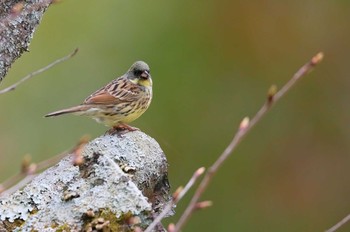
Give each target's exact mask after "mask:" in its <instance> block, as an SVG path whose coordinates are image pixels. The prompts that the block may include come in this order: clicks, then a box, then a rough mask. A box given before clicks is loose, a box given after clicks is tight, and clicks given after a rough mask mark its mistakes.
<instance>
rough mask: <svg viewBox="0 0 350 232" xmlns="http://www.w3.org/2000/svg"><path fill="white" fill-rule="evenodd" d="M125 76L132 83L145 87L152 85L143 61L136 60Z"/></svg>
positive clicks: (147, 68)
mask: <svg viewBox="0 0 350 232" xmlns="http://www.w3.org/2000/svg"><path fill="white" fill-rule="evenodd" d="M127 78H128V79H129V80H130V81H131V82H133V83H134V84H138V85H141V86H145V87H151V86H152V79H151V74H150V71H149V66H148V64H146V63H145V62H143V61H136V62H135V63H134V64H133V65H131V67H130V69H129V70H128V72H127Z"/></svg>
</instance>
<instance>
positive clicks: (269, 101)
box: [146, 52, 323, 232]
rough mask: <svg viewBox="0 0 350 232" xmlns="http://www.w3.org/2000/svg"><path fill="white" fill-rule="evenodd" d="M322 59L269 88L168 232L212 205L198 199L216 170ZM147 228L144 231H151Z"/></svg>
mask: <svg viewBox="0 0 350 232" xmlns="http://www.w3.org/2000/svg"><path fill="white" fill-rule="evenodd" d="M322 59H323V53H321V52H320V53H318V54H316V55H315V56H314V57H312V59H311V60H310V61H309V62H307V63H306V64H305V65H303V66H302V67H301V68H300V69H299V70H298V71H297V72H296V73H295V74H294V75H293V77H292V78H291V79H290V80H289V81H288V82H287V83H286V84H285V85H284V86H283V87H282V88H281V89H280V90H279V91H278V89H277V87H276V86H275V85H272V86H271V87H270V88H269V90H268V92H267V98H266V102H265V103H264V105H263V106H262V107H261V108H260V110H259V111H258V112H257V113H256V114H255V116H254V117H253V118H252V119H251V120H250V119H249V118H248V117H245V118H244V119H243V120H242V121H241V123H240V125H239V127H238V130H237V132H236V134H235V135H234V137H233V139H232V141H231V143H230V144H229V145H228V146H227V147H226V149H225V150H224V151H223V153H222V154H221V155H220V156H219V157H218V159H217V160H216V161H215V162H214V164H213V165H212V166H211V167H210V168H209V169H208V171H207V173H206V174H205V176H204V178H203V180H202V181H201V183H200V184H199V186H198V188H197V190H196V191H195V193H194V195H193V197H192V199H191V201H190V203H189V205H188V206H187V208H186V210H185V211H184V213H183V214H182V216H181V218H180V219H179V221H178V222H177V223H176V224H170V225H169V227H168V231H169V232H178V231H180V230H181V228H183V226H184V225H185V224H186V222H187V221H188V220H189V218H190V217H191V215H192V214H193V213H194V212H195V211H196V210H197V209H199V208H206V207H208V206H211V205H212V202H210V201H202V202H200V201H199V199H200V197H201V196H202V194H203V193H204V192H205V190H206V189H207V188H208V186H209V184H210V183H211V181H212V179H213V177H214V175H215V174H216V173H217V172H218V170H219V169H220V167H221V166H222V165H223V163H224V162H225V161H226V160H227V158H228V157H230V155H232V152H233V151H234V150H235V149H236V148H237V146H238V145H239V143H240V142H241V141H242V139H243V138H244V137H245V136H246V135H247V134H248V132H249V131H251V129H252V128H253V127H254V126H255V125H256V124H257V123H258V122H259V121H260V120H261V119H262V118H263V116H265V114H266V113H267V112H268V111H269V110H270V109H271V107H272V106H273V105H274V104H275V103H276V102H277V101H278V100H279V99H280V98H281V97H283V96H284V95H285V94H286V93H287V92H288V91H289V90H290V89H291V87H293V86H294V85H295V84H296V82H297V81H299V80H300V79H301V78H302V77H304V76H305V75H306V74H308V73H309V72H310V71H311V70H312V69H313V68H314V67H315V66H316V65H317V64H319V63H320V62H321V61H322ZM203 171H204V169H203ZM197 172H198V171H197ZM194 176H195V175H194ZM193 180H196V178H194V177H192V178H191V180H190V182H192V181H193ZM190 182H189V183H190ZM182 193H183V194H185V193H186V192H182ZM176 195H177V194H176V193H175V196H176ZM182 197H183V195H181V198H182ZM181 198H179V199H177V198H176V197H174V200H173V202H172V204H175V203H177V202H178V201H179V200H180V199H181ZM161 215H163V213H161V214H160V215H159V216H158V217H157V218H156V219H155V221H154V223H155V224H157V223H159V222H160V220H161V219H162V216H161ZM152 224H153V223H152ZM150 227H151V226H150ZM150 227H149V228H150ZM149 228H147V230H146V231H151V230H150V229H149Z"/></svg>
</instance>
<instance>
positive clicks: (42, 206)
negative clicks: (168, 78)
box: [0, 131, 170, 231]
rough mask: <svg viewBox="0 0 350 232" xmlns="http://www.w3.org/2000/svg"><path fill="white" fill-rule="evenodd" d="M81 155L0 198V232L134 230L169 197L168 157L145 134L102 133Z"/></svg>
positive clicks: (69, 158) (155, 212)
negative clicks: (76, 162)
mask: <svg viewBox="0 0 350 232" xmlns="http://www.w3.org/2000/svg"><path fill="white" fill-rule="evenodd" d="M82 156H83V158H84V162H83V164H82V165H80V166H74V165H73V164H72V159H73V156H72V155H69V156H67V157H66V158H64V159H62V160H61V161H60V162H59V163H58V164H57V165H55V166H54V167H52V168H50V169H48V170H46V171H45V172H43V173H42V174H40V175H39V176H38V177H36V178H35V179H34V180H33V181H32V182H31V183H30V184H28V185H27V186H26V187H25V188H24V189H23V190H20V191H17V192H15V193H14V194H12V195H10V196H7V197H3V198H0V231H1V228H3V230H4V231H6V230H13V231H64V230H66V231H82V230H91V231H93V230H94V229H96V230H97V229H98V228H106V229H107V231H108V230H111V231H116V230H117V231H133V228H134V227H135V226H139V227H141V228H145V227H147V225H148V224H149V223H150V222H151V221H152V218H153V216H154V215H155V214H157V212H159V210H161V209H162V208H163V206H164V204H166V203H167V202H168V201H169V200H170V195H169V184H168V179H167V161H166V158H165V155H164V153H163V151H162V150H161V148H160V147H159V145H158V143H157V142H156V141H155V140H154V139H152V138H151V137H149V136H147V135H146V134H144V133H142V132H140V131H134V132H129V133H126V134H123V135H113V136H112V135H104V136H101V137H99V138H96V139H94V140H93V141H91V142H89V143H88V144H87V145H86V146H85V147H84V149H83V151H82ZM19 225H20V227H19ZM112 228H114V229H112ZM116 228H118V229H116ZM161 230H162V229H161Z"/></svg>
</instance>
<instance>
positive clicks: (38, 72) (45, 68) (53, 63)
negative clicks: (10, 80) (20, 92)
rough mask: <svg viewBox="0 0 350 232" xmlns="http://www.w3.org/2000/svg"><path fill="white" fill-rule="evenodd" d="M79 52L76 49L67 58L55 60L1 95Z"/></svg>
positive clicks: (0, 92)
mask: <svg viewBox="0 0 350 232" xmlns="http://www.w3.org/2000/svg"><path fill="white" fill-rule="evenodd" d="M78 50H79V49H78V48H76V49H75V50H74V51H73V52H72V53H70V54H69V55H67V56H65V57H62V58H60V59H57V60H55V61H54V62H52V63H50V64H49V65H47V66H45V67H43V68H41V69H39V70H36V71H34V72H32V73H30V74H28V75H27V76H25V77H23V78H22V79H21V80H19V81H18V82H16V83H15V84H13V85H11V86H9V87H7V88H5V89H3V90H0V94H3V93H7V92H10V91H12V90H15V89H16V88H17V87H18V86H19V85H20V84H22V83H23V82H25V81H27V80H29V79H31V78H32V77H34V76H36V75H38V74H40V73H42V72H45V71H46V70H48V69H50V68H52V67H53V66H55V65H56V64H59V63H61V62H63V61H66V60H68V59H70V58H72V57H73V56H74V55H75V54H77V52H78Z"/></svg>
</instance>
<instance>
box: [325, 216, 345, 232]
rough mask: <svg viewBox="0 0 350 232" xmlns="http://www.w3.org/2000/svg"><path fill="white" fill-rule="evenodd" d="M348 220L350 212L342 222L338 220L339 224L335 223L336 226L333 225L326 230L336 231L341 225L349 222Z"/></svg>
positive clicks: (327, 231) (328, 231) (329, 231)
mask: <svg viewBox="0 0 350 232" xmlns="http://www.w3.org/2000/svg"><path fill="white" fill-rule="evenodd" d="M348 221H350V214H348V215H347V216H346V217H345V218H343V219H342V220H341V221H340V222H338V223H337V224H335V225H334V226H332V228H329V229H328V230H326V232H334V231H336V230H338V229H339V228H340V227H342V226H343V225H344V224H345V223H347V222H348Z"/></svg>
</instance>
